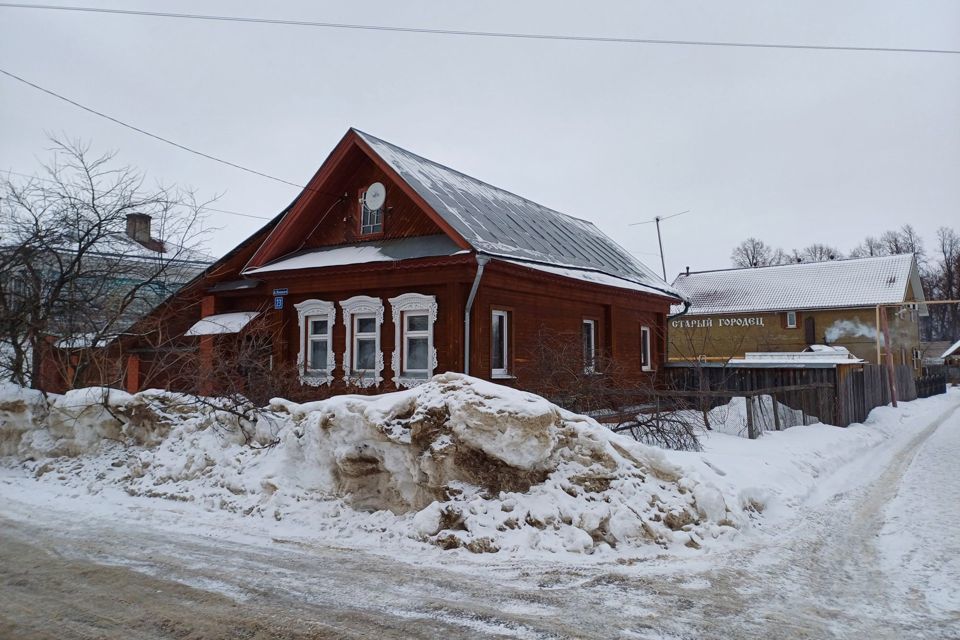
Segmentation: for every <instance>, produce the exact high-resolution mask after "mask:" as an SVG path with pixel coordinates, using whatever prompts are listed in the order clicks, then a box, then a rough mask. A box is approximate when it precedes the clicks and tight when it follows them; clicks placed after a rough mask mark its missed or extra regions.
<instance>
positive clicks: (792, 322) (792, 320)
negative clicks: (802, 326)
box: [787, 311, 797, 329]
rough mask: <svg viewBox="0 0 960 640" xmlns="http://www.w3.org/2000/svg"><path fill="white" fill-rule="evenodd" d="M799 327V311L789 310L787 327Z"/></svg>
mask: <svg viewBox="0 0 960 640" xmlns="http://www.w3.org/2000/svg"><path fill="white" fill-rule="evenodd" d="M796 328H797V312H796V311H787V329H796Z"/></svg>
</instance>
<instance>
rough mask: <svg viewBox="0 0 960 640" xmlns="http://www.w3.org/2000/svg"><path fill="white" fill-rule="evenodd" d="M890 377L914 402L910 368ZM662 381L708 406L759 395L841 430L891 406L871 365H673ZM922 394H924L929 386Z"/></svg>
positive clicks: (879, 369) (883, 377)
mask: <svg viewBox="0 0 960 640" xmlns="http://www.w3.org/2000/svg"><path fill="white" fill-rule="evenodd" d="M894 375H895V377H896V383H897V399H898V400H902V401H904V402H906V401H909V400H915V399H917V397H918V394H917V385H916V382H915V380H914V371H913V369H912V368H911V367H910V366H909V365H898V366H896V367H895V368H894ZM666 380H667V383H668V385H669V386H670V387H671V388H673V389H676V390H679V391H681V392H694V391H698V392H700V393H702V394H704V398H705V402H708V403H709V404H710V405H711V406H716V405H717V404H719V403H720V401H721V397H722V396H719V395H716V394H713V393H711V392H716V391H723V392H737V393H738V394H740V395H743V396H747V397H749V396H756V395H757V394H758V393H760V392H761V391H762V392H763V393H764V394H766V395H771V396H774V395H775V401H776V402H779V403H781V404H783V405H785V406H787V407H789V408H791V409H795V410H798V411H802V412H803V414H804V416H816V417H817V418H819V419H820V421H822V422H825V423H828V424H835V425H838V426H842V427H845V426H847V425H850V424H853V423H855V422H863V421H864V420H865V419H866V417H867V415H868V414H869V413H870V411H871V410H872V409H874V408H875V407H880V406H884V405H887V404H890V401H891V398H890V390H889V385H888V382H887V369H886V368H885V367H883V366H880V365H872V364H866V365H863V366H862V367H861V366H850V365H842V366H838V367H836V368H816V369H814V368H771V367H761V368H748V367H709V366H707V367H703V366H677V367H668V368H667V369H666ZM923 389H924V390H925V391H926V390H927V386H924V387H923Z"/></svg>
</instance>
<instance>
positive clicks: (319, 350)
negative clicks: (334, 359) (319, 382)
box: [307, 340, 327, 370]
mask: <svg viewBox="0 0 960 640" xmlns="http://www.w3.org/2000/svg"><path fill="white" fill-rule="evenodd" d="M307 368H308V369H323V370H326V368H327V341H326V340H311V341H310V360H309V362H308V363H307Z"/></svg>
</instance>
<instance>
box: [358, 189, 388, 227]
mask: <svg viewBox="0 0 960 640" xmlns="http://www.w3.org/2000/svg"><path fill="white" fill-rule="evenodd" d="M385 200H386V189H385V188H384V186H383V184H382V183H380V182H374V183H373V184H371V185H370V186H369V187H367V188H366V189H363V190H361V192H360V235H362V236H368V235H373V234H377V233H383V206H384V202H385Z"/></svg>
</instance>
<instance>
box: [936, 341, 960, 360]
mask: <svg viewBox="0 0 960 640" xmlns="http://www.w3.org/2000/svg"><path fill="white" fill-rule="evenodd" d="M958 350H960V340H957V341H956V342H955V343H953V345H952V346H951V347H950V348H949V349H947V350H946V351H944V352H943V355H942V356H940V357H941V358H949V357H950V356H952V355H955V354H956V353H957V351H958Z"/></svg>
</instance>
